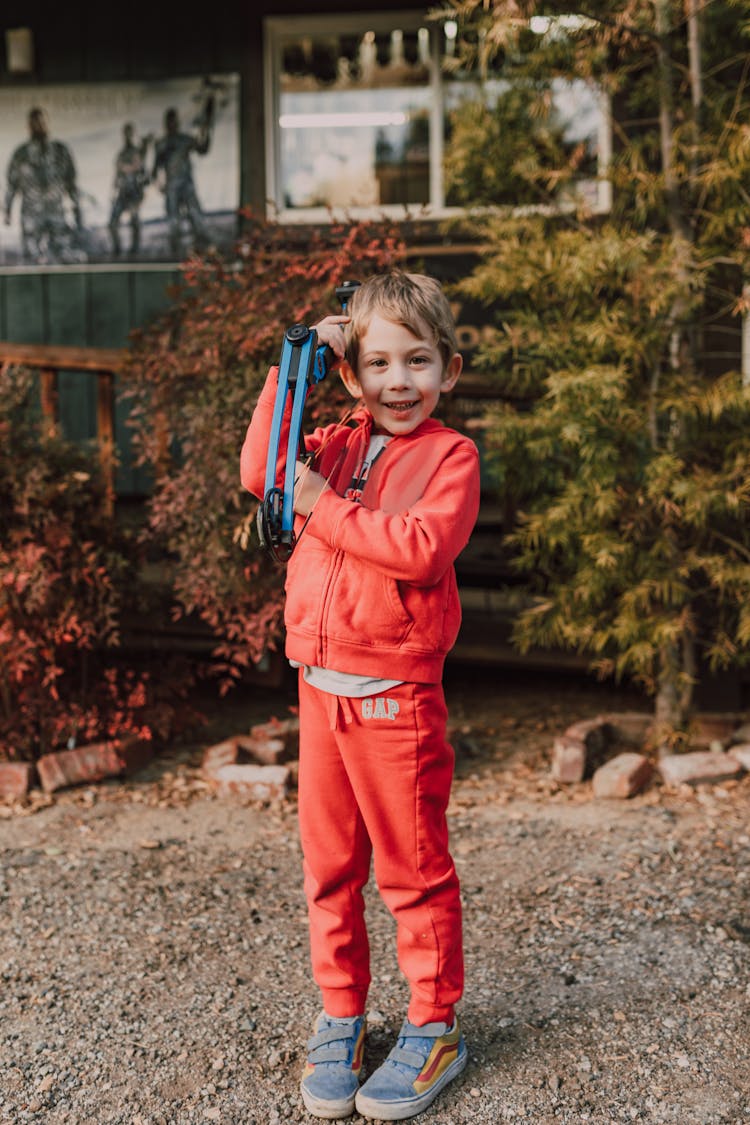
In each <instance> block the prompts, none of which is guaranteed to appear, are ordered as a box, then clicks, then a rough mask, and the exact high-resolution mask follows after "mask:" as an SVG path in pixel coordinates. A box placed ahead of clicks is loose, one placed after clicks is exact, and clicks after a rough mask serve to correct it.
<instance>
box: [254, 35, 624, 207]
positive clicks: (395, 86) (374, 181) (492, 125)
mask: <svg viewBox="0 0 750 1125" xmlns="http://www.w3.org/2000/svg"><path fill="white" fill-rule="evenodd" d="M416 18H417V19H418V18H419V17H416ZM378 19H379V18H378V17H374V16H372V15H370V16H350V17H348V18H347V20H342V21H341V30H338V29H336V24H335V23H334V21H333V20H332V18H328V17H325V18H324V17H320V19H316V18H315V17H310V20H309V21H308V23H307V26H305V24H304V23H302V24H301V22H300V21H299V20H298V19H296V18H295V20H294V21H291V20H290V21H288V22H287V21H285V20H283V19H279V20H270V21H269V26H270V27H271V29H272V39H271V43H272V50H273V51H274V56H273V57H274V60H275V67H276V69H275V75H276V78H275V81H276V89H275V97H276V99H277V100H276V110H277V113H276V114H275V116H274V118H273V122H272V132H273V134H274V138H275V147H274V151H273V155H272V159H273V183H274V188H273V195H274V201H275V204H276V206H277V207H279V208H281V210H282V212H283V214H284V217H285V218H286V219H292V218H293V217H294V215H295V213H297V214H298V215H299V217H300V219H302V220H304V219H305V218H306V217H308V216H306V215H305V212H308V211H310V212H312V211H313V210H316V211H317V212H320V211H321V210H322V211H323V212H325V211H326V210H331V211H338V212H340V211H341V210H347V211H348V210H355V209H360V208H363V209H368V210H370V211H372V210H376V209H377V208H378V207H397V208H398V207H404V206H406V207H408V208H411V209H412V210H417V209H419V210H421V209H429V210H425V211H424V213H431V214H434V215H438V214H440V213H441V212H444V211H445V209H446V208H471V207H476V206H479V207H483V206H495V205H511V206H517V205H538V204H540V203H541V204H549V203H550V202H554V203H561V204H564V203H566V202H569V201H570V200H571V198H572V197H573V196H576V197H580V196H581V195H583V197H584V198H585V199H587V201H588V202H590V203H591V205H592V206H593V207H594V208H596V209H606V208H607V206H608V202H607V200H608V198H609V185H608V184H606V182H605V181H604V179H603V176H602V171H603V168H604V167H606V162H607V158H608V155H609V146H610V134H609V126H608V122H607V116H606V114H607V110H606V105H605V102H604V100H603V98H602V95H601V91H600V90H599V89H598V88H597V87H596V86H594V85H592V84H589V83H586V82H583V81H568V80H564V79H561V78H552V77H550V78H549V79H548V80H546V81H545V80H544V78H543V77H542V78H538V79H535V80H534V81H533V82H530V81H528V80H527V81H526V84H524V79H523V78H520V77H519V76H517V75H512V74H509V73H508V71H507V70H504V69H503V63H502V60H501V61H500V63H499V67H498V70H497V71H495V73H494V74H490V75H486V76H485V78H484V80H483V81H482V82H481V83H479V82H478V81H477V77H476V72H474V73H471V72H468V71H467V70H465V69H464V68H463V66H462V62H461V52H462V46H463V44H462V42H461V41H460V36H459V29H458V27H457V25H456V23H455V22H454V21H452V20H446V21H444V23H443V24H442V25H441V26H438V25H437V24H431V25H430V26H429V27H428V26H427V24H425V26H422V27H420V26H414V24H412V25H410V26H405V27H401V28H393V29H389V30H385V27H386V26H387V24H386V22H385V18H383V20H382V21H381V22H378ZM370 20H372V21H373V25H374V26H373V25H371V26H369V27H368V23H369V21H370ZM561 26H562V24H561ZM300 27H301V30H300ZM545 27H546V25H545ZM332 28H334V29H335V30H332ZM352 28H357V29H358V30H357V31H356V32H355V31H352V30H350V29H352ZM532 30H536V29H532ZM563 32H564V27H563ZM433 56H435V57H433ZM441 122H442V128H441V127H440V123H441ZM269 124H270V123H269ZM479 136H481V137H482V143H480V144H479V145H478V144H477V143H476V139H477V137H479ZM472 142H473V143H472ZM561 163H562V164H563V165H564V164H565V163H567V165H568V173H567V174H566V175H561V176H558V177H557V178H555V176H556V175H557V173H556V172H555V169H556V168H558V167H560V165H561Z"/></svg>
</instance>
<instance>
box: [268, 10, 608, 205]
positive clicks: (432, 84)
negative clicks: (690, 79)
mask: <svg viewBox="0 0 750 1125" xmlns="http://www.w3.org/2000/svg"><path fill="white" fill-rule="evenodd" d="M394 24H397V25H398V26H400V27H401V28H403V30H405V31H413V30H417V29H419V28H421V27H424V28H427V30H428V32H429V36H430V67H429V83H428V89H429V90H430V91H431V97H430V104H431V111H430V156H429V184H430V198H429V201H428V202H427V203H425V204H417V203H412V204H409V203H390V204H376V205H372V206H350V207H346V208H344V207H330V208H329V207H293V208H288V207H285V206H284V205H283V199H282V186H283V185H282V182H281V129H280V127H279V118H280V109H281V60H282V45H283V42H284V39H285V38H286V37H288V36H290V35H293V36H295V37H298V36H299V35H300V33H309V34H310V36H312V37H315V36H316V35H327V34H328V35H331V34H337V33H341V32H342V31H345V32H349V33H352V34H357V33H361V34H363V33H364V32H365V31H375V32H384V31H387V32H390V31H392V30H393V28H394ZM440 31H441V24H440V22H439V21H438V20H436V19H430V18H428V13H427V11H426V10H424V9H413V8H409V9H404V10H401V11H392V12H350V13H341V14H338V15H325V14H319V13H312V14H310V15H307V14H305V15H302V16H300V15H295V16H290V15H284V16H267V17H265V19H264V20H263V89H264V140H265V168H266V214H267V218H268V219H269V220H270V221H276V222H278V223H281V224H289V225H309V224H330V223H332V222H336V221H337V220H341V219H347V218H352V219H363V220H377V219H382V218H386V219H392V220H396V221H399V220H400V221H405V220H408V219H413V218H417V217H418V218H419V220H420V221H421V222H422V221H424V222H430V221H432V222H440V221H442V220H445V219H450V218H460V217H461V216H462V215H466V214H467V213H468V209H467V208H464V207H453V206H452V207H448V206H446V204H445V188H444V182H443V153H444V141H443V126H444V119H445V98H444V89H445V84H444V82H443V81H442V73H441V66H440V53H439V46H440ZM597 100H598V103H599V110H600V117H599V132H598V136H597V153H598V177H597V180H596V201H595V204H594V210H595V212H596V213H598V214H605V213H607V212H608V211H609V210H610V209H611V206H612V184H611V181H610V180H609V179H608V178H607V175H606V169H607V167H608V166H609V163H610V160H611V155H612V123H611V101H610V98H609V96H608V95H607V94H606V92H605V91H604V90H602V89H601V88H599V91H598V97H597ZM571 207H572V205H569V206H566V205H564V204H561V205H559V206H545V205H539V206H533V205H526V206H520V205H519V206H518V207H514V206H512V205H510V206H508V207H504V208H503V207H497V208H482V209H481V210H482V211H484V212H488V211H509V212H510V213H514V214H522V213H530V212H545V211H546V212H549V213H556V212H557V213H563V212H564V211H566V210H570V209H571Z"/></svg>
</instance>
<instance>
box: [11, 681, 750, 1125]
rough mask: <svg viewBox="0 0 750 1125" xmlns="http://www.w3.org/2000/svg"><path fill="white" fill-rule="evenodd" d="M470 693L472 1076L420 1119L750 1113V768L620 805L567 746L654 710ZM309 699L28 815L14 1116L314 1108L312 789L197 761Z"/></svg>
mask: <svg viewBox="0 0 750 1125" xmlns="http://www.w3.org/2000/svg"><path fill="white" fill-rule="evenodd" d="M448 698H449V701H450V703H451V710H452V714H453V717H454V720H455V721H456V723H457V724H458V727H459V731H458V734H459V757H458V768H457V779H456V784H455V789H454V795H453V799H452V803H451V809H450V822H451V832H452V840H453V850H454V854H455V857H456V863H457V866H458V868H459V873H460V875H461V880H462V888H463V896H464V903H465V930H466V941H465V944H466V958H467V991H466V995H465V998H464V1000H463V1002H462V1006H461V1011H462V1018H463V1023H464V1026H465V1030H466V1035H467V1041H468V1044H469V1051H470V1065H469V1067H468V1069H467V1071H466V1072H465V1075H464V1076H463V1077H462V1078H461V1079H460V1080H459V1081H458V1082H457V1083H455V1084H454V1086H453V1087H452V1088H451V1089H450V1090H449V1091H447V1092H446V1093H445V1094H444V1095H443V1096H442V1098H441V1099H440V1100H439V1101H438V1102H437V1103H436V1104H435V1106H434V1107H433V1108H432V1109H431V1110H429V1111H427V1112H426V1113H425V1114H424V1115H423V1116H422V1118H420V1119H419V1120H424V1121H425V1122H427V1121H429V1122H434V1123H436V1125H459V1123H463V1122H467V1123H469V1122H470V1123H472V1125H496V1123H497V1122H502V1121H528V1122H558V1121H563V1122H570V1123H576V1125H577V1123H579V1122H597V1123H602V1125H609V1123H612V1122H630V1121H641V1122H649V1123H659V1122H674V1123H679V1125H719V1123H732V1125H740V1123H742V1125H747V1123H748V1122H750V1069H749V1068H748V1063H749V1062H750V1036H749V1033H748V1006H749V1004H750V992H749V989H750V983H749V982H750V973H749V971H748V970H749V968H750V946H749V944H748V943H749V942H750V905H749V904H748V889H749V888H748V884H749V883H750V865H749V864H748V860H749V859H750V820H749V819H748V814H750V781H743V782H739V783H734V784H732V785H728V786H724V787H713V788H711V789H707V790H701V791H697V792H692V791H684V792H683V791H680V792H670V791H667V790H665V789H663V788H660V787H658V786H655V787H653V788H652V789H650V790H648V791H647V792H646V793H645V794H643V795H642V796H640V797H637V798H635V799H633V800H631V801H629V802H624V803H609V802H604V803H602V802H596V801H594V800H593V798H592V796H591V793H590V789H589V787H588V786H585V785H584V786H580V787H578V788H576V789H575V790H574V791H559V790H557V788H556V787H555V786H554V785H553V784H552V783H551V782H550V780H549V774H548V770H547V759H548V752H549V747H550V743H551V735H552V733H553V732H554V731H555V730H557V729H559V728H560V727H564V726H565V725H567V723H568V722H570V721H573V720H574V719H576V718H583V717H590V716H591V715H594V714H596V713H598V712H599V711H601V710H607V709H612V708H613V707H617V708H618V709H626V708H630V707H632V706H633V700H632V699H626V698H623V697H622V696H618V695H617V694H616V693H614V694H613V693H608V692H604V691H603V690H601V689H599V690H596V689H594V688H583V687H582V686H581V685H580V684H574V683H572V682H571V683H569V684H565V683H563V684H556V685H542V684H540V682H539V680H538V679H537V681H536V682H526V683H524V682H523V681H519V680H518V678H516V679H515V680H511V679H510V678H508V677H502V676H498V677H497V678H496V679H495V680H494V681H489V680H488V679H487V677H482V678H480V679H475V680H472V679H465V680H458V679H455V680H454V681H453V682H451V681H450V680H449V683H448ZM289 701H290V700H287V699H286V698H285V697H281V696H280V695H277V696H273V695H272V694H270V695H269V693H267V692H266V693H260V692H258V693H256V694H255V695H254V696H253V697H252V699H250V700H249V701H248V700H243V701H236V702H235V703H233V704H231V705H229V704H227V705H225V706H224V707H223V708H221V709H220V710H219V711H218V712H217V713H216V714H214V715H213V716H212V722H211V725H210V727H209V728H208V729H207V731H206V732H205V734H204V735H203V736H202V738H201V739H200V740H199V741H198V742H194V743H189V744H188V743H186V744H184V745H181V746H177V747H174V748H173V750H172V751H171V753H170V754H169V755H164V756H163V757H162V758H161V759H160V760H159V761H158V762H157V763H154V765H153V766H151V767H149V769H148V770H147V771H145V772H144V773H143V774H141V775H139V776H138V777H137V778H134V779H132V780H131V781H129V782H127V783H125V784H111V783H110V784H103V785H101V786H96V787H92V788H87V789H82V790H69V791H66V792H64V793H63V794H61V795H60V796H59V797H58V799H57V800H55V801H54V803H52V804H51V805H50V806H49V807H46V808H42V809H40V810H39V811H37V812H34V813H33V814H31V813H29V814H28V815H20V816H19V815H14V816H12V817H7V818H5V819H2V820H0V851H1V852H2V873H1V874H0V1044H1V1049H0V1121H2V1122H12V1123H13V1125H17V1123H20V1122H26V1121H34V1122H46V1123H49V1125H57V1123H62V1122H66V1123H68V1125H105V1123H117V1125H167V1123H168V1125H199V1123H201V1125H203V1123H206V1122H212V1121H214V1122H220V1123H223V1125H286V1123H287V1122H302V1121H310V1120H311V1119H310V1118H308V1117H307V1115H306V1114H305V1112H304V1111H303V1109H302V1107H301V1103H300V1101H299V1098H298V1094H297V1083H298V1077H299V1071H300V1067H301V1062H302V1047H303V1043H304V1040H305V1038H306V1036H307V1035H308V1033H309V1025H310V1023H311V1021H312V1019H313V1017H314V1016H315V1014H316V1012H317V1008H318V1002H317V996H316V993H315V990H314V988H313V987H312V985H311V982H310V980H309V976H308V970H307V948H306V923H305V912H304V902H303V898H302V888H301V879H300V856H299V848H298V844H297V836H296V825H295V809H294V801H293V799H290V800H289V801H288V802H287V803H286V804H284V805H283V806H278V807H268V808H262V807H242V806H241V805H239V804H236V803H232V802H228V801H220V800H217V799H215V798H213V797H212V796H211V795H210V793H208V792H207V791H206V789H205V788H204V787H203V785H202V782H201V779H200V776H199V772H198V769H197V767H198V765H199V762H200V752H201V749H202V747H203V746H205V745H207V744H208V742H210V741H211V740H213V739H217V740H218V738H219V737H221V736H222V735H223V734H224V733H231V732H233V731H236V730H238V729H242V730H246V729H247V728H248V726H249V725H250V723H251V722H253V721H258V720H260V719H264V718H268V717H269V716H270V714H272V713H275V714H280V713H281V714H283V708H284V707H285V706H286V705H287V703H288V702H289ZM641 706H643V703H642V702H641ZM368 918H369V922H370V928H371V935H372V947H373V968H374V980H373V987H372V993H371V1010H370V1034H369V1039H368V1044H369V1046H368V1062H369V1064H370V1065H373V1064H374V1065H377V1063H378V1062H379V1061H380V1060H381V1059H382V1057H383V1056H384V1055H385V1054H386V1052H387V1050H388V1048H389V1046H390V1043H391V1040H392V1037H393V1034H394V1032H395V1030H396V1029H397V1027H398V1025H399V1024H400V1021H401V1018H402V1015H403V1011H404V1006H405V991H404V986H403V982H402V980H401V977H400V975H399V972H398V968H397V965H396V962H395V956H394V949H393V926H392V922H391V920H390V918H389V916H388V915H387V914H386V912H385V911H384V909H383V908H382V906H381V904H380V902H379V900H378V899H377V896H376V895H375V893H374V892H373V891H372V890H371V891H370V893H369V895H368ZM359 1120H360V1119H359V1118H357V1117H355V1118H352V1121H354V1122H355V1123H356V1122H358V1121H359Z"/></svg>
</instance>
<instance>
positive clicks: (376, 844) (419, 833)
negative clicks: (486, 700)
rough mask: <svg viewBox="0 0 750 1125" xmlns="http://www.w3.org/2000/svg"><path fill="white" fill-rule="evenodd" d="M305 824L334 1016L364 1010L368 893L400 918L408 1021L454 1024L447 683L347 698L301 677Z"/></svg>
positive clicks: (457, 937) (314, 930)
mask: <svg viewBox="0 0 750 1125" xmlns="http://www.w3.org/2000/svg"><path fill="white" fill-rule="evenodd" d="M299 698H300V761H299V821H300V836H301V842H302V852H303V857H304V872H305V894H306V896H307V903H308V911H309V918H310V950H311V956H312V968H313V976H314V978H315V981H316V983H317V984H318V987H319V988H320V990H321V992H322V996H323V1006H324V1008H325V1010H326V1012H328V1014H329V1015H331V1016H354V1015H359V1014H360V1013H362V1012H364V1011H365V1007H366V1000H367V992H368V988H369V985H370V964H369V961H370V957H369V943H368V938H367V930H366V927H365V916H364V902H363V897H362V889H363V887H364V886H365V884H366V883H367V881H368V878H369V874H370V860H371V858H373V857H374V873H375V880H376V883H377V886H378V889H379V891H380V894H381V896H382V898H383V901H384V902H385V904H386V906H387V907H388V909H389V910H390V911H391V913H392V914H393V916H394V918H395V919H396V924H397V952H398V961H399V965H400V967H401V971H402V972H403V974H404V976H405V977H406V979H407V981H408V982H409V986H410V990H411V999H410V1003H409V1010H408V1018H409V1019H410V1020H411V1022H412V1023H414V1024H417V1025H422V1024H425V1023H430V1022H431V1021H433V1020H445V1021H446V1022H448V1023H450V1022H452V1020H453V1006H454V1004H455V1003H456V1001H457V1000H458V999H459V997H460V996H461V993H462V991H463V946H462V936H461V902H460V894H459V885H458V877H457V875H456V870H455V867H454V865H453V860H452V859H451V856H450V853H449V851H448V828H447V823H446V817H445V812H446V808H447V805H448V798H449V795H450V787H451V782H452V779H453V763H454V755H453V750H452V748H451V746H450V745H449V744H448V743H447V741H446V737H445V723H446V717H447V711H446V707H445V700H444V697H443V690H442V687H441V686H440V685H439V684H411V683H408V684H400V685H399V686H398V687H395V688H391V689H389V690H388V691H387V692H385V693H384V694H383V695H382V696H369V697H367V698H365V699H350V698H347V697H343V696H337V695H331V694H329V693H327V692H322V691H319V690H318V689H317V688H313V687H310V686H309V684H306V683H305V681H304V680H303V678H302V673H301V672H300V678H299Z"/></svg>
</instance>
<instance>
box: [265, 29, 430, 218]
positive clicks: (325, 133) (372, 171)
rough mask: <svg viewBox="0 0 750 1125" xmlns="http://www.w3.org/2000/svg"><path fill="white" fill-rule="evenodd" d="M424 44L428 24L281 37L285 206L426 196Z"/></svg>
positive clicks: (366, 203) (420, 200)
mask: <svg viewBox="0 0 750 1125" xmlns="http://www.w3.org/2000/svg"><path fill="white" fill-rule="evenodd" d="M429 42H430V40H429V32H428V31H427V29H426V28H419V29H413V30H402V29H394V30H392V31H389V32H375V31H371V30H368V31H365V32H364V33H363V34H362V35H360V36H351V35H340V36H337V35H325V36H322V35H321V36H300V37H299V38H298V39H295V40H293V41H287V42H286V44H285V45H284V48H283V51H282V66H283V69H282V74H281V83H280V86H281V88H280V107H279V108H280V116H279V125H280V130H281V182H282V185H283V205H284V207H285V208H288V209H294V208H306V207H326V206H330V207H337V206H345V207H346V206H352V207H372V206H377V205H381V204H382V205H385V204H391V203H402V204H412V205H421V204H426V203H428V202H429V192H430V176H429V155H430V154H429V112H430V53H429V50H430V48H429Z"/></svg>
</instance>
